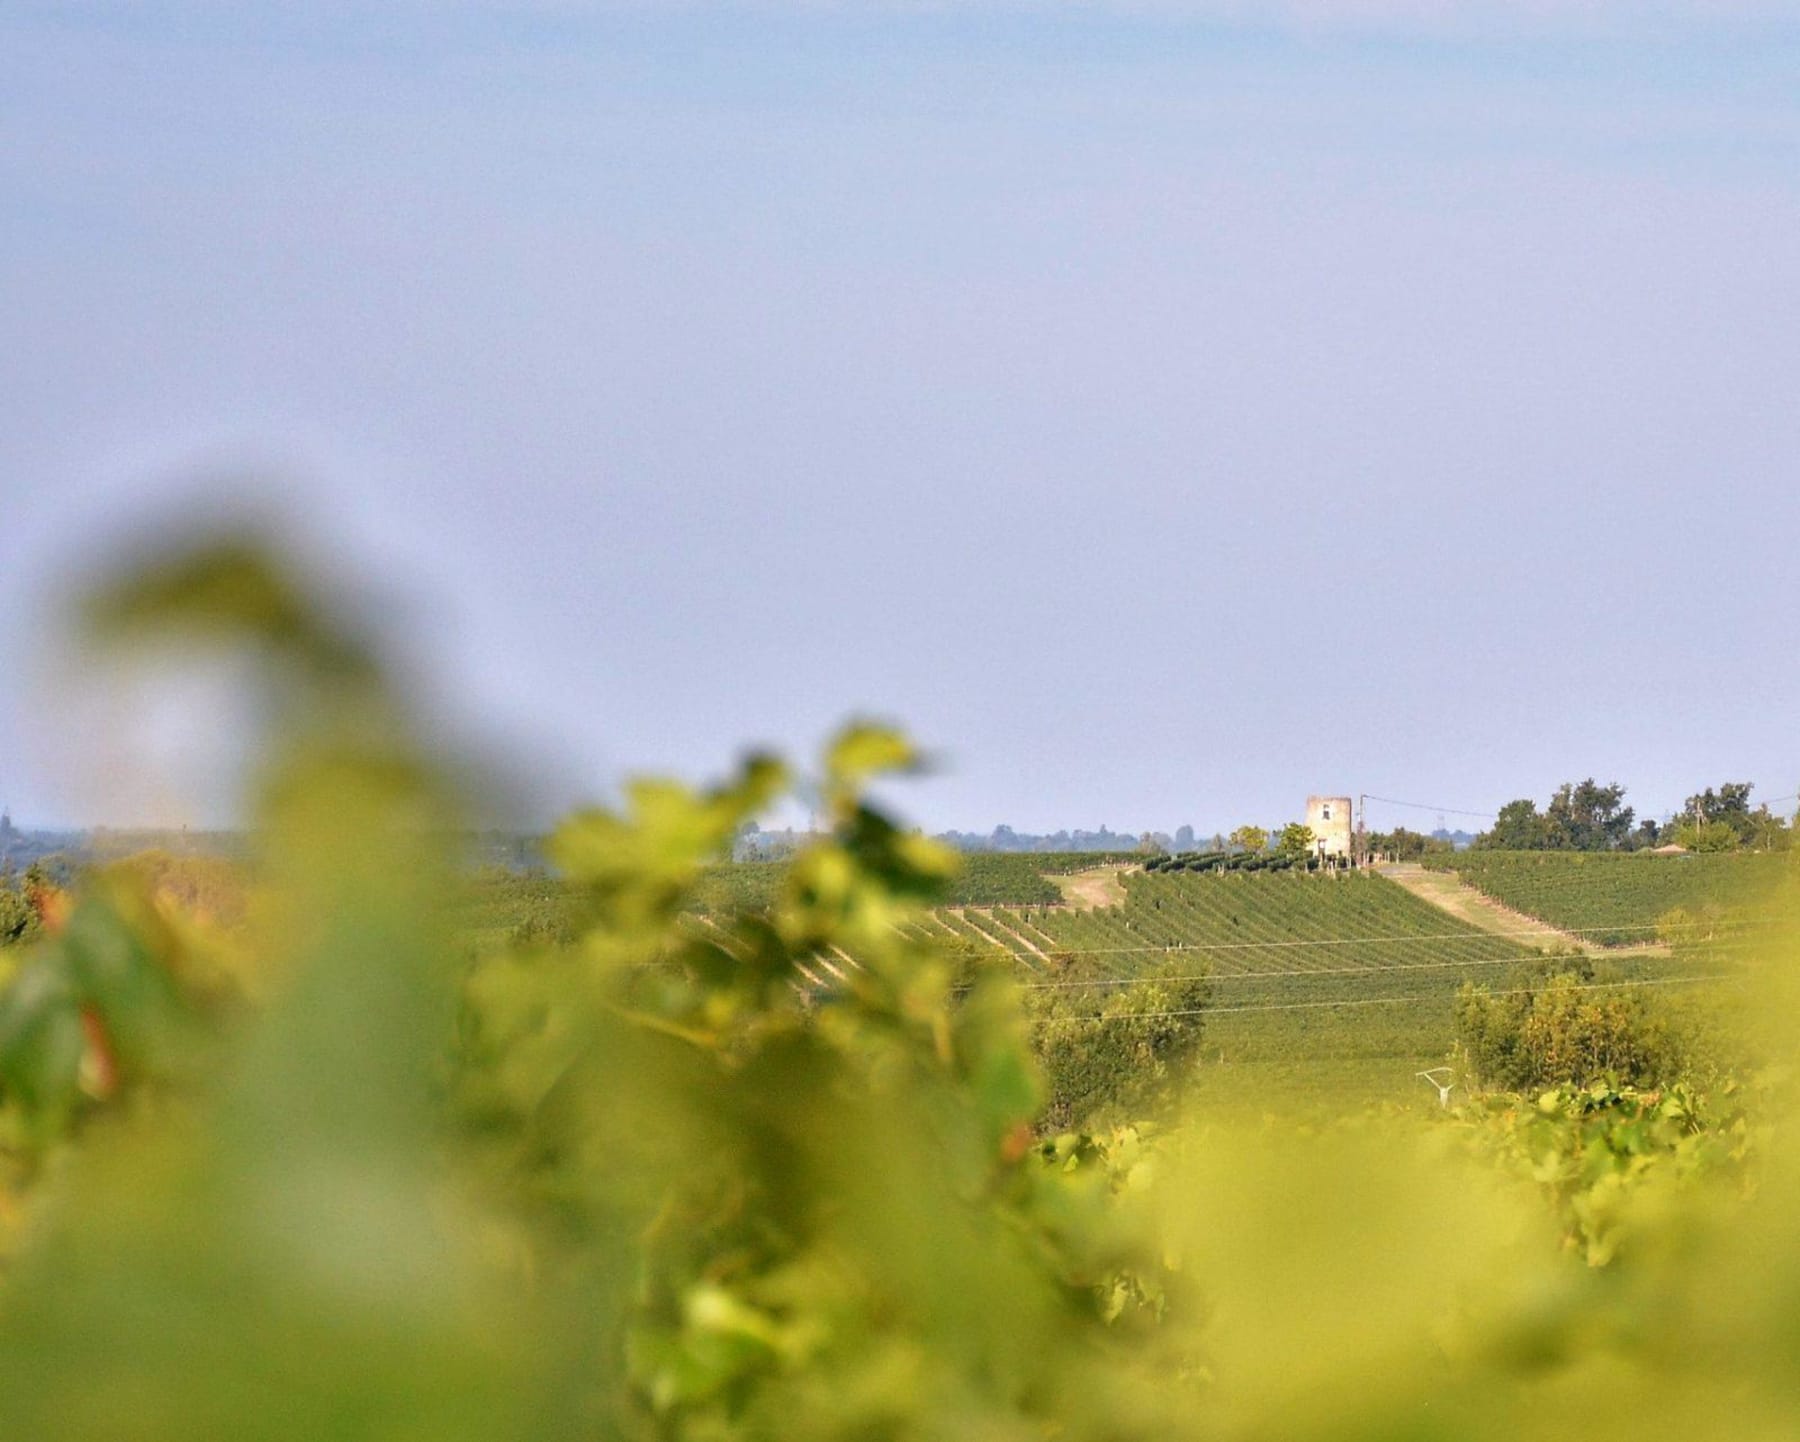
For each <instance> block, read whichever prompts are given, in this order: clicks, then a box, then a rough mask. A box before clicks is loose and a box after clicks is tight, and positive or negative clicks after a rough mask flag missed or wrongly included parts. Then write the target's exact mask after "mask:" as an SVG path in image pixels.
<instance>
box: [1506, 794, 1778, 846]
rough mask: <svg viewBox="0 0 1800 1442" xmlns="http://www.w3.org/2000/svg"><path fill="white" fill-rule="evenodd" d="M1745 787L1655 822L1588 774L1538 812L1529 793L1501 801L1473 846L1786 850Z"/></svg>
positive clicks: (1699, 798)
mask: <svg viewBox="0 0 1800 1442" xmlns="http://www.w3.org/2000/svg"><path fill="white" fill-rule="evenodd" d="M1753 789H1754V783H1752V782H1749V781H1727V782H1725V783H1724V784H1723V785H1721V786H1719V787H1718V788H1717V789H1716V790H1715V789H1714V788H1713V787H1710V786H1709V787H1707V788H1706V790H1704V791H1701V792H1697V793H1696V794H1695V795H1693V796H1690V797H1688V799H1687V801H1686V802H1685V803H1684V804H1683V805H1682V808H1681V811H1680V813H1679V814H1678V815H1677V816H1675V817H1674V818H1672V819H1671V820H1669V821H1666V822H1661V823H1659V822H1657V821H1655V820H1653V819H1652V818H1650V817H1647V816H1646V817H1643V818H1639V817H1638V816H1637V815H1636V813H1635V812H1634V811H1633V809H1632V808H1631V807H1629V806H1627V805H1625V788H1624V787H1623V786H1621V785H1620V784H1618V783H1617V782H1613V783H1612V784H1611V785H1608V786H1602V785H1600V784H1599V783H1598V782H1596V781H1595V780H1594V778H1593V777H1591V776H1590V777H1588V778H1587V780H1585V781H1565V782H1564V783H1563V784H1562V785H1561V786H1559V787H1557V789H1556V790H1555V792H1554V793H1552V795H1551V797H1550V800H1549V802H1548V803H1547V804H1546V805H1545V807H1544V809H1543V810H1542V811H1540V810H1539V809H1538V806H1537V803H1536V802H1535V801H1534V800H1532V799H1530V798H1529V797H1521V798H1520V799H1518V800H1516V801H1509V802H1507V803H1506V805H1504V806H1502V807H1501V808H1500V811H1499V814H1498V815H1497V816H1496V817H1495V818H1494V824H1493V826H1492V827H1490V828H1489V829H1488V830H1486V831H1484V832H1482V833H1481V834H1480V835H1479V836H1477V837H1476V838H1475V841H1474V845H1475V846H1477V847H1479V848H1481V849H1482V850H1490V851H1642V850H1648V849H1651V848H1655V847H1661V846H1679V847H1681V848H1682V849H1683V850H1685V851H1703V852H1721V851H1786V850H1787V849H1788V848H1789V847H1790V846H1791V845H1792V844H1793V827H1792V825H1791V823H1790V820H1789V819H1788V818H1785V817H1783V816H1781V815H1779V814H1777V813H1776V812H1774V811H1772V810H1771V809H1770V808H1769V806H1768V804H1767V803H1766V802H1765V803H1763V804H1762V805H1759V806H1756V807H1752V806H1751V804H1750V793H1751V791H1752V790H1753Z"/></svg>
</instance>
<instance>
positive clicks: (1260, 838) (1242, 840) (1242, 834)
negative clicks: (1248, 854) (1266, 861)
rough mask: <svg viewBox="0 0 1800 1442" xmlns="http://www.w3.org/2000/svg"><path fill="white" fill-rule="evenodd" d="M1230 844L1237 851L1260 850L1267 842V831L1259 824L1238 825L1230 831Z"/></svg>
mask: <svg viewBox="0 0 1800 1442" xmlns="http://www.w3.org/2000/svg"><path fill="white" fill-rule="evenodd" d="M1231 844H1232V845H1233V846H1235V847H1236V848H1237V849H1238V850H1239V851H1261V850H1262V849H1263V848H1264V847H1266V846H1267V845H1268V844H1269V833H1268V832H1266V831H1264V830H1263V829H1262V827H1260V826H1240V827H1238V829H1237V830H1236V831H1234V832H1232V833H1231Z"/></svg>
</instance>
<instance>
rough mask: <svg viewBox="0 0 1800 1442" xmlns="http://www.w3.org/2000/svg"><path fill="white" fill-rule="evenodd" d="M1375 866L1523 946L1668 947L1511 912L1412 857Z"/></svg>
mask: <svg viewBox="0 0 1800 1442" xmlns="http://www.w3.org/2000/svg"><path fill="white" fill-rule="evenodd" d="M1375 871H1376V873H1377V874H1378V875H1381V876H1385V877H1386V878H1387V879H1388V880H1389V881H1391V882H1393V883H1394V884H1395V885H1397V886H1402V887H1404V888H1405V889H1406V890H1408V891H1410V892H1411V893H1412V894H1413V895H1414V896H1416V897H1418V898H1419V899H1420V900H1421V901H1429V902H1430V903H1431V904H1432V905H1433V906H1435V907H1437V908H1438V910H1440V911H1442V912H1446V913H1447V914H1449V915H1451V916H1454V917H1455V918H1456V919H1457V920H1458V921H1466V922H1468V923H1469V925H1470V926H1478V927H1480V928H1481V929H1482V930H1483V931H1492V932H1503V933H1505V934H1506V935H1507V936H1510V937H1512V938H1513V939H1514V940H1515V941H1517V942H1519V943H1520V944H1521V945H1523V946H1542V947H1554V948H1557V949H1559V950H1574V951H1579V952H1582V953H1584V954H1586V955H1588V956H1663V955H1666V954H1667V952H1668V948H1667V947H1666V946H1659V945H1655V944H1651V945H1646V946H1601V945H1599V944H1598V943H1597V942H1593V941H1589V940H1588V939H1587V938H1586V937H1584V936H1577V935H1576V934H1575V933H1574V932H1572V931H1563V930H1561V929H1560V928H1559V927H1554V926H1552V925H1550V923H1549V922H1547V921H1540V920H1538V918H1537V917H1535V916H1527V915H1526V914H1525V913H1524V912H1522V911H1514V910H1513V909H1512V908H1511V907H1510V906H1504V905H1502V904H1501V903H1500V902H1498V901H1495V900H1494V898H1493V897H1491V896H1489V895H1488V894H1487V893H1486V892H1483V891H1477V890H1476V889H1475V888H1474V887H1473V886H1469V885H1467V884H1466V883H1465V882H1463V881H1461V880H1460V879H1459V878H1458V877H1457V876H1456V875H1455V874H1454V873H1452V872H1448V871H1427V870H1426V869H1425V868H1424V867H1423V866H1420V865H1419V864H1418V863H1417V862H1415V861H1397V862H1389V863H1387V864H1386V865H1382V866H1377V867H1376V868H1375Z"/></svg>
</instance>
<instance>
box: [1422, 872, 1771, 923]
mask: <svg viewBox="0 0 1800 1442" xmlns="http://www.w3.org/2000/svg"><path fill="white" fill-rule="evenodd" d="M1426 864H1427V865H1428V866H1430V867H1432V868H1434V869H1437V870H1445V871H1453V872H1454V873H1455V874H1456V875H1457V876H1458V877H1459V878H1460V879H1461V880H1462V881H1464V882H1466V883H1467V884H1469V885H1470V886H1473V887H1475V888H1477V889H1478V890H1480V891H1483V892H1485V893H1486V894H1487V895H1489V896H1491V897H1493V898H1494V900H1496V901H1498V902H1500V903H1501V904H1502V905H1503V906H1508V907H1511V908H1512V909H1513V910H1514V911H1520V912H1523V913H1525V914H1526V915H1527V916H1534V917H1537V918H1539V919H1540V920H1542V921H1546V922H1548V923H1550V924H1551V925H1552V926H1556V927H1560V928H1562V929H1563V930H1565V931H1575V932H1579V933H1581V934H1582V935H1584V936H1586V937H1587V938H1589V939H1590V940H1592V941H1596V942H1599V943H1600V944H1601V945H1605V946H1633V945H1638V944H1641V943H1644V942H1647V941H1655V940H1658V939H1659V937H1658V930H1659V927H1661V928H1662V931H1663V936H1662V938H1661V939H1664V940H1674V941H1685V940H1686V939H1687V936H1686V933H1689V932H1691V933H1693V934H1694V938H1695V939H1705V938H1707V937H1709V936H1715V935H1717V933H1718V932H1719V931H1720V930H1721V929H1723V928H1729V927H1731V926H1732V925H1734V924H1739V923H1741V922H1742V921H1743V920H1744V919H1745V918H1746V916H1748V915H1751V914H1753V913H1754V912H1756V911H1757V910H1758V909H1760V908H1761V907H1762V906H1763V905H1764V903H1765V902H1766V900H1767V898H1768V897H1769V896H1770V895H1771V893H1772V892H1773V890H1774V889H1775V887H1776V886H1777V885H1778V884H1779V883H1780V881H1781V880H1782V878H1783V877H1784V876H1786V875H1787V874H1788V873H1790V872H1791V871H1792V869H1793V861H1792V860H1791V858H1789V857H1786V856H1771V855H1737V854H1726V855H1717V856H1697V855H1688V856H1652V855H1649V854H1647V853H1645V852H1575V851H1464V852H1458V853H1456V854H1455V855H1453V856H1446V857H1431V858H1428V859H1427V862H1426ZM1677 909H1679V910H1680V911H1683V912H1686V913H1687V914H1688V916H1687V918H1686V919H1684V920H1682V921H1679V922H1677V924H1675V925H1672V926H1671V925H1668V924H1666V923H1667V922H1668V921H1669V920H1670V913H1672V912H1674V911H1676V910H1677Z"/></svg>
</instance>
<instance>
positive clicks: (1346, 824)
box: [1306, 796, 1354, 861]
mask: <svg viewBox="0 0 1800 1442" xmlns="http://www.w3.org/2000/svg"><path fill="white" fill-rule="evenodd" d="M1350 815H1351V804H1350V798H1349V797H1348V796H1309V797H1307V798H1306V824H1307V826H1308V827H1309V828H1310V829H1311V831H1312V834H1313V849H1314V850H1315V851H1317V852H1318V854H1319V855H1320V856H1337V857H1342V858H1343V859H1344V860H1346V861H1348V860H1349V859H1350V858H1351V856H1352V855H1353V854H1354V853H1353V845H1352V836H1353V831H1352V826H1351V820H1350Z"/></svg>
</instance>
